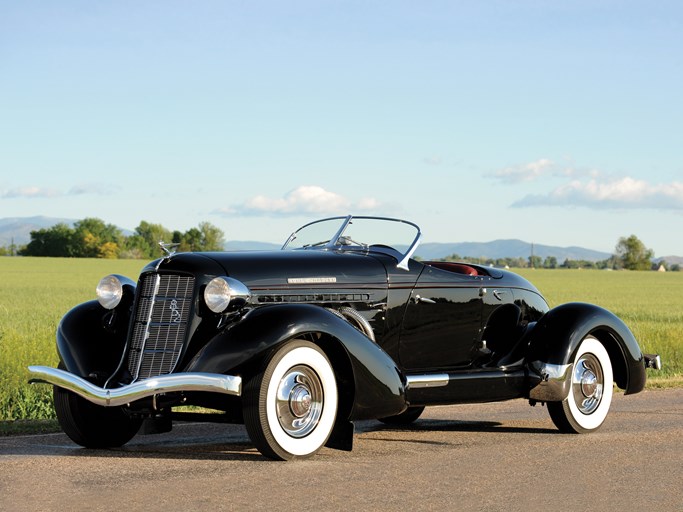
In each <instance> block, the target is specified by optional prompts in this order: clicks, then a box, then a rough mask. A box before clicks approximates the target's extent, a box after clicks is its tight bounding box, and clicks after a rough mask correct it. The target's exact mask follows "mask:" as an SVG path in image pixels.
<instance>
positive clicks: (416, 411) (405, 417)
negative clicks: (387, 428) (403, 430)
mask: <svg viewBox="0 0 683 512" xmlns="http://www.w3.org/2000/svg"><path fill="white" fill-rule="evenodd" d="M424 410H425V408H424V406H420V407H408V408H407V409H406V410H405V411H403V412H402V413H401V414H396V415H395V416H387V417H385V418H379V421H381V422H382V423H386V424H387V425H409V424H411V423H412V422H414V421H415V420H417V419H418V418H419V417H420V415H421V414H422V413H423V412H424Z"/></svg>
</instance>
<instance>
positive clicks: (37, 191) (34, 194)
mask: <svg viewBox="0 0 683 512" xmlns="http://www.w3.org/2000/svg"><path fill="white" fill-rule="evenodd" d="M60 195H62V193H61V192H59V191H58V190H55V189H52V188H45V187H18V188H13V189H10V190H4V191H3V192H2V194H0V196H1V197H3V198H6V199H16V198H25V199H34V198H45V197H58V196H60Z"/></svg>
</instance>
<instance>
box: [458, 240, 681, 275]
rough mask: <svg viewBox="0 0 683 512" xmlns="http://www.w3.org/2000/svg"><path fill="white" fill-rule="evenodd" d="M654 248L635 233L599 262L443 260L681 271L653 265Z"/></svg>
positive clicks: (531, 258)
mask: <svg viewBox="0 0 683 512" xmlns="http://www.w3.org/2000/svg"><path fill="white" fill-rule="evenodd" d="M653 258H654V251H653V250H652V249H648V248H646V247H645V244H644V243H643V242H642V241H641V240H640V239H638V237H637V236H636V235H631V236H628V237H621V238H620V239H619V242H618V243H617V245H616V248H615V253H614V254H612V256H610V257H609V258H607V259H605V260H601V261H588V260H570V259H565V260H564V262H562V263H560V262H559V261H558V260H557V258H556V257H555V256H548V257H546V258H541V257H540V256H534V255H531V256H529V257H528V258H473V257H468V256H464V257H462V256H459V255H458V254H451V255H450V256H448V257H446V258H445V261H461V262H465V263H475V264H479V265H486V266H494V267H500V268H575V269H576V268H586V269H591V268H592V269H602V270H605V269H610V270H622V269H625V270H651V269H652V270H656V269H658V268H659V266H660V265H663V266H664V268H665V269H666V270H672V271H680V270H681V268H680V265H678V264H674V265H671V267H668V265H667V264H666V262H664V261H663V262H661V264H660V263H657V264H654V263H653V262H652V259H653Z"/></svg>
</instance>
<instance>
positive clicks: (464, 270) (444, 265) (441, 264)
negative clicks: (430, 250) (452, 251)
mask: <svg viewBox="0 0 683 512" xmlns="http://www.w3.org/2000/svg"><path fill="white" fill-rule="evenodd" d="M425 265H430V266H432V267H436V268H440V269H441V270H446V271H447V272H455V273H456V274H465V275H466V276H478V275H479V272H478V271H477V269H476V268H474V267H470V266H469V265H464V264H462V263H453V262H451V261H426V262H425Z"/></svg>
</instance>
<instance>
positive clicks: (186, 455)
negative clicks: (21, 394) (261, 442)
mask: <svg viewBox="0 0 683 512" xmlns="http://www.w3.org/2000/svg"><path fill="white" fill-rule="evenodd" d="M223 427H224V428H225V427H227V429H226V430H224V431H217V430H215V427H214V429H212V430H208V428H209V427H206V426H204V425H201V426H200V425H194V426H192V425H185V426H184V428H179V429H177V430H176V429H174V432H171V433H167V434H160V435H154V436H147V435H138V436H136V437H135V438H134V439H133V440H132V441H131V442H129V443H128V444H126V445H125V446H123V447H121V448H109V449H87V448H81V447H78V446H76V445H75V444H73V443H72V442H71V441H70V440H69V439H68V438H67V437H66V436H65V435H64V434H48V435H44V436H24V437H22V436H18V437H15V438H5V439H4V440H3V441H4V442H0V452H2V453H3V454H7V455H34V456H35V455H38V456H46V457H49V456H57V457H60V456H64V457H87V458H118V459H120V458H131V459H166V460H184V459H186V460H212V461H251V462H258V461H264V462H266V461H269V459H267V458H265V457H264V456H263V455H261V454H260V453H259V452H258V450H257V449H256V448H255V447H254V445H253V444H251V442H250V440H249V437H248V436H247V433H246V430H245V429H244V427H243V426H241V425H239V426H238V425H230V426H227V425H224V426H223ZM355 432H356V436H359V437H360V436H363V438H365V439H369V437H368V435H370V436H372V439H373V440H376V441H379V442H386V443H392V442H396V441H397V439H395V438H392V435H393V434H395V433H401V435H402V436H403V439H402V441H409V442H413V443H424V444H448V443H444V442H443V441H434V440H431V439H424V438H423V437H422V436H423V435H425V434H428V433H430V432H454V433H457V432H470V433H483V434H489V433H496V434H516V433H522V434H535V435H548V434H553V435H555V434H558V433H559V431H558V430H555V429H552V428H546V427H545V426H543V425H539V426H538V427H534V426H532V425H530V424H529V422H524V424H523V425H515V424H514V423H501V422H497V421H462V420H439V419H427V418H422V419H419V420H417V421H416V422H414V423H412V424H409V425H405V426H400V425H386V424H384V423H380V422H378V421H360V422H357V423H356V429H355ZM411 433H413V434H415V435H414V436H411ZM408 438H409V439H408Z"/></svg>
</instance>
